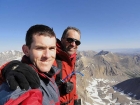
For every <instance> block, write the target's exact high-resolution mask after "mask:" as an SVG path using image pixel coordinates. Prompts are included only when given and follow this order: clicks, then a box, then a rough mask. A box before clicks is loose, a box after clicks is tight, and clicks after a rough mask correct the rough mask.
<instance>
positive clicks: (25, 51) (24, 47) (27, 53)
mask: <svg viewBox="0 0 140 105" xmlns="http://www.w3.org/2000/svg"><path fill="white" fill-rule="evenodd" d="M22 51H23V53H24V54H25V55H26V56H27V57H29V47H28V46H26V45H23V46H22Z"/></svg>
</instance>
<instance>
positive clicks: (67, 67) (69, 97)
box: [54, 39, 78, 105]
mask: <svg viewBox="0 0 140 105" xmlns="http://www.w3.org/2000/svg"><path fill="white" fill-rule="evenodd" d="M56 55H57V57H59V59H60V60H61V62H62V79H64V78H65V77H66V76H68V75H69V74H71V73H72V72H73V71H74V70H75V62H76V54H73V55H72V56H69V55H68V54H67V53H66V52H65V51H63V50H62V45H61V42H60V40H58V39H57V54H56ZM54 65H55V66H57V62H56V61H55V62H54ZM66 81H70V82H73V84H74V88H73V90H72V91H71V92H70V93H69V94H65V95H62V94H61V92H60V102H61V104H62V103H67V102H68V103H69V104H67V105H74V100H75V99H77V98H78V95H77V93H76V75H75V74H74V75H72V77H70V78H68V79H67V80H66Z"/></svg>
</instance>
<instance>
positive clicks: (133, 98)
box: [0, 50, 140, 105]
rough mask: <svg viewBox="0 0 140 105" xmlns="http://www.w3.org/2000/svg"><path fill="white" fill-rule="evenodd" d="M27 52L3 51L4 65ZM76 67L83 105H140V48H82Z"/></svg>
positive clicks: (2, 61)
mask: <svg viewBox="0 0 140 105" xmlns="http://www.w3.org/2000/svg"><path fill="white" fill-rule="evenodd" d="M22 56H23V53H22V52H20V51H15V50H9V51H6V52H1V53H0V65H2V64H4V63H5V62H7V61H11V60H13V59H18V60H21V57H22ZM76 70H77V71H80V72H81V73H82V74H83V75H84V76H81V75H79V74H77V92H78V94H79V98H82V100H83V105H140V101H139V100H140V88H139V87H140V78H139V77H140V50H135V51H134V52H133V53H127V52H126V53H124V52H116V53H115V52H111V51H104V50H102V51H100V52H96V51H92V50H91V51H79V52H78V53H77V62H76Z"/></svg>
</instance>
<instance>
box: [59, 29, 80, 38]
mask: <svg viewBox="0 0 140 105" xmlns="http://www.w3.org/2000/svg"><path fill="white" fill-rule="evenodd" d="M69 30H75V31H76V32H78V33H79V34H80V36H81V32H80V30H79V29H78V28H76V27H70V26H68V27H67V28H66V29H65V30H64V32H63V34H62V37H61V38H65V37H66V35H67V32H68V31H69Z"/></svg>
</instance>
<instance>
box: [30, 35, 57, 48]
mask: <svg viewBox="0 0 140 105" xmlns="http://www.w3.org/2000/svg"><path fill="white" fill-rule="evenodd" d="M32 44H34V45H43V46H55V45H56V38H55V37H50V36H45V35H34V36H33V42H32Z"/></svg>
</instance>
